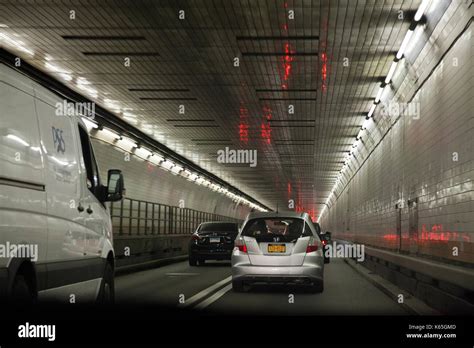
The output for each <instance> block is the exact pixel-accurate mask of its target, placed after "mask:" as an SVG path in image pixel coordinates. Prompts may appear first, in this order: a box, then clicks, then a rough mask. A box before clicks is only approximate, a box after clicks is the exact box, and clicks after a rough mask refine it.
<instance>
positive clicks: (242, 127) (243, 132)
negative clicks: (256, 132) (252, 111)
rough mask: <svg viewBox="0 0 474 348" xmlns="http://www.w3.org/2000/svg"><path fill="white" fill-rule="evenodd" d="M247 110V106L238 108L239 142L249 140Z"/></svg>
mask: <svg viewBox="0 0 474 348" xmlns="http://www.w3.org/2000/svg"><path fill="white" fill-rule="evenodd" d="M248 118H249V111H248V109H247V108H245V107H243V106H241V107H240V109H239V139H240V141H241V142H243V143H245V144H247V143H248V141H249V128H250V127H249V123H248Z"/></svg>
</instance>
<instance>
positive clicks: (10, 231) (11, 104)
mask: <svg viewBox="0 0 474 348" xmlns="http://www.w3.org/2000/svg"><path fill="white" fill-rule="evenodd" d="M63 102H64V99H62V98H60V97H59V96H58V95H56V94H54V93H53V92H51V91H50V90H48V89H46V88H45V87H43V86H42V85H40V84H38V83H36V82H34V81H32V80H31V79H30V78H28V77H27V76H26V75H24V74H22V73H21V71H17V70H14V69H12V68H10V67H7V66H6V65H4V64H2V63H0V115H1V117H0V118H1V122H0V154H1V155H0V192H1V194H0V250H5V249H8V250H12V251H15V252H12V253H7V254H4V253H3V252H2V253H1V254H2V255H0V301H3V300H7V299H11V298H12V299H13V300H18V301H23V302H33V301H35V300H36V299H38V300H43V299H44V300H53V301H60V302H64V303H69V299H70V296H71V294H81V295H80V296H79V295H78V296H77V301H81V302H90V301H94V300H99V301H100V302H113V298H114V248H113V241H112V223H111V220H110V214H109V210H108V208H107V206H106V205H105V202H107V201H117V200H120V199H121V198H122V193H123V189H124V188H123V186H124V184H123V177H122V174H121V172H120V170H116V169H112V170H109V172H108V186H104V185H103V184H102V182H101V180H100V176H99V170H98V166H97V162H96V160H95V156H94V151H93V148H92V144H91V141H90V138H89V133H88V130H87V128H86V125H85V123H84V122H83V120H82V117H81V115H80V114H76V115H69V114H63V113H59V114H58V105H61V104H63ZM18 250H21V252H16V251H18Z"/></svg>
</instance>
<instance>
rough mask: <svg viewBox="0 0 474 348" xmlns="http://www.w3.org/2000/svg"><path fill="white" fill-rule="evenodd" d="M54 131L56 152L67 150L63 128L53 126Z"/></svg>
mask: <svg viewBox="0 0 474 348" xmlns="http://www.w3.org/2000/svg"><path fill="white" fill-rule="evenodd" d="M51 129H52V131H53V142H54V147H55V148H56V152H61V153H64V152H65V151H66V142H65V141H64V138H63V130H62V129H59V128H55V127H51Z"/></svg>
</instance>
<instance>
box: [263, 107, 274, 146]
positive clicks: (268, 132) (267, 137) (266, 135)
mask: <svg viewBox="0 0 474 348" xmlns="http://www.w3.org/2000/svg"><path fill="white" fill-rule="evenodd" d="M271 119H272V109H270V108H269V107H267V106H265V107H264V108H263V122H262V124H261V126H260V127H261V136H262V139H263V140H264V141H265V143H266V144H270V143H271V140H272V127H271V125H270V120H271Z"/></svg>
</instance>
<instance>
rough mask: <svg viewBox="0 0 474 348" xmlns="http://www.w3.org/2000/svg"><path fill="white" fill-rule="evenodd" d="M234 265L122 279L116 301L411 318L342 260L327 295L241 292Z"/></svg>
mask: <svg viewBox="0 0 474 348" xmlns="http://www.w3.org/2000/svg"><path fill="white" fill-rule="evenodd" d="M230 275H231V269H230V262H223V261H215V262H213V261H207V262H206V264H205V265H204V266H198V267H191V266H189V264H188V262H187V261H183V262H179V263H174V264H171V265H167V266H163V267H160V268H155V269H151V270H146V271H141V272H137V273H131V274H126V275H122V276H118V277H117V278H116V283H115V286H116V290H115V291H116V302H117V304H118V305H120V304H121V303H126V304H148V303H149V304H160V305H170V306H179V307H187V308H192V309H195V310H202V309H205V310H207V311H210V312H215V313H222V314H232V313H236V312H242V311H245V314H279V315H284V314H289V315H406V314H409V313H408V312H407V311H406V310H405V309H404V308H403V307H402V306H400V305H399V304H398V303H397V301H396V299H394V298H390V297H389V296H387V295H386V294H384V293H383V292H382V291H381V290H379V289H378V288H377V287H375V286H374V285H373V284H372V283H371V282H369V281H368V280H366V279H365V278H364V277H362V276H361V275H360V274H359V273H357V272H356V271H355V270H354V269H353V268H352V267H350V266H349V265H348V264H346V263H345V262H344V261H343V260H341V259H333V260H332V261H331V263H330V264H327V265H326V267H325V275H324V276H325V284H324V287H325V289H324V292H323V293H320V294H317V293H316V294H315V293H311V292H309V291H307V290H306V289H305V288H302V287H285V286H276V287H275V286H271V287H270V286H258V287H257V286H254V287H252V288H250V289H248V290H247V291H246V292H244V293H236V292H234V291H233V290H232V285H231V278H230Z"/></svg>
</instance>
